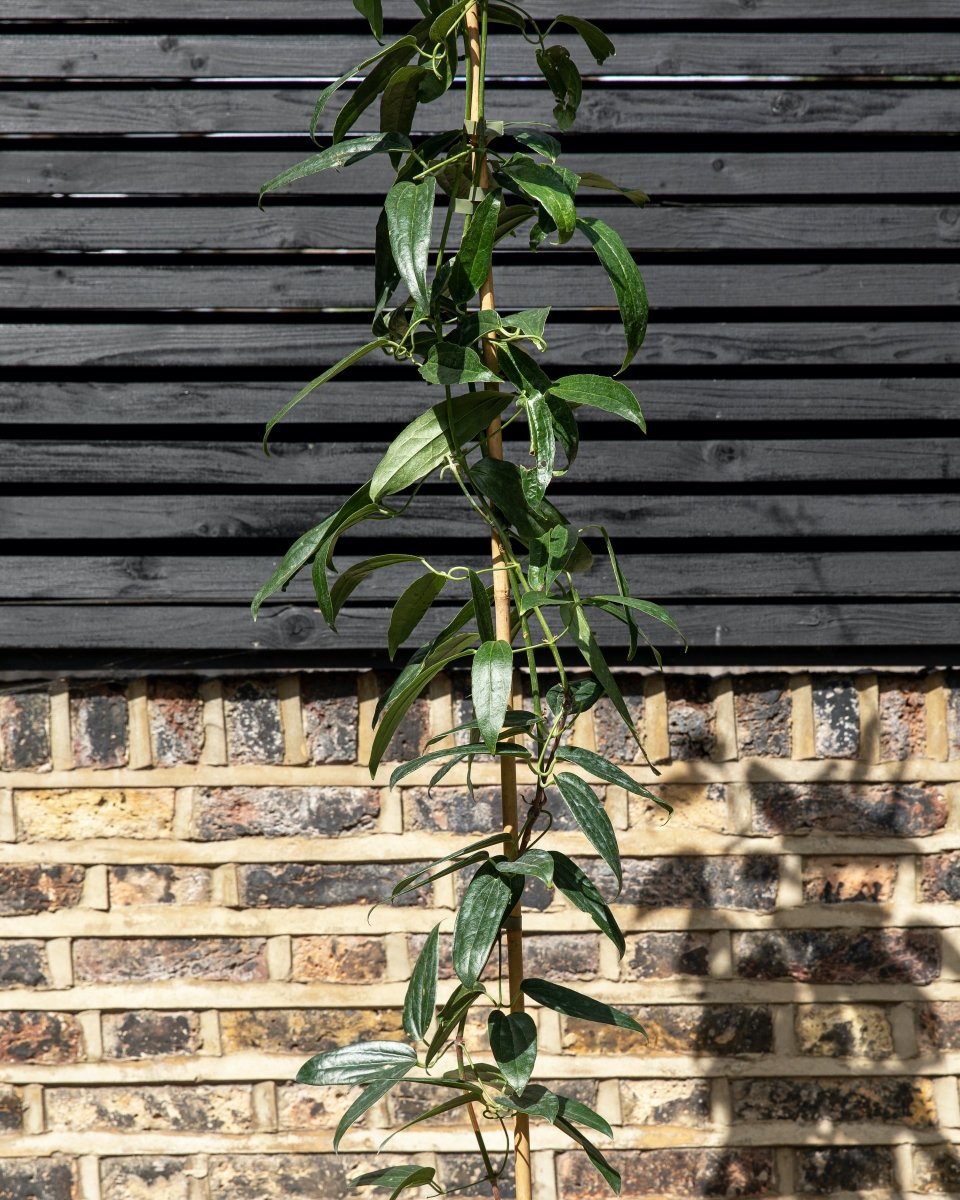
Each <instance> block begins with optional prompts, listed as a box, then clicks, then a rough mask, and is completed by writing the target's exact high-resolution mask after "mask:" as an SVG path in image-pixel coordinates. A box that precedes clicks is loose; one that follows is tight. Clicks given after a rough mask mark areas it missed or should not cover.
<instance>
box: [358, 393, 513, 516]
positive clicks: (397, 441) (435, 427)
mask: <svg viewBox="0 0 960 1200" xmlns="http://www.w3.org/2000/svg"><path fill="white" fill-rule="evenodd" d="M512 399H513V395H512V393H510V392H499V391H484V392H468V393H466V394H465V395H462V396H454V397H453V399H452V400H451V401H450V404H449V408H450V409H452V411H453V427H452V428H451V426H450V423H449V413H448V405H447V403H446V402H445V401H442V402H441V403H440V404H435V405H434V406H433V408H431V409H428V410H427V412H425V413H421V414H420V416H419V417H417V418H416V419H415V420H413V421H411V422H410V424H409V425H408V426H407V427H406V428H405V429H404V430H403V431H402V432H401V433H400V434H399V435H398V436H397V437H396V438H394V440H393V441H392V442H391V443H390V445H389V447H388V448H387V451H386V453H385V454H384V456H383V458H382V459H381V460H380V462H379V464H378V465H377V468H376V470H375V471H374V473H373V478H372V479H371V481H370V498H371V500H373V501H377V500H381V499H382V498H383V497H384V496H391V495H393V494H394V493H396V492H402V491H403V490H404V489H405V488H408V487H410V486H411V485H412V484H414V483H416V482H417V481H418V480H420V479H423V478H424V477H425V476H427V475H429V474H430V473H431V472H432V471H434V470H436V468H437V467H439V466H440V465H441V464H442V463H444V462H446V460H447V458H448V456H450V455H455V454H456V453H457V451H458V450H459V449H460V447H461V446H463V444H464V443H465V442H468V441H469V440H470V439H471V438H474V437H476V436H477V435H478V434H479V433H482V432H483V431H484V430H485V429H486V428H487V426H488V425H489V424H490V422H491V421H492V420H493V419H494V417H498V416H499V415H500V413H502V412H503V410H504V409H505V408H506V407H507V405H508V404H509V403H510V401H511V400H512Z"/></svg>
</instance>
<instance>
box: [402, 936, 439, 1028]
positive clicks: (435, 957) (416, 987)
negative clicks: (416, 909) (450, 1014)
mask: <svg viewBox="0 0 960 1200" xmlns="http://www.w3.org/2000/svg"><path fill="white" fill-rule="evenodd" d="M439 965H440V926H439V925H434V927H433V929H431V931H430V933H429V934H428V935H427V940H426V941H425V942H424V944H423V949H422V950H421V951H420V954H419V956H418V958H417V964H416V966H415V967H414V968H413V973H412V974H411V976H410V984H409V986H408V987H407V994H406V997H405V999H404V1002H403V1028H404V1029H405V1030H406V1032H407V1033H408V1034H409V1035H410V1037H412V1038H413V1039H414V1040H415V1041H418V1042H422V1041H424V1040H425V1039H426V1036H427V1030H428V1029H429V1028H430V1023H431V1021H432V1020H433V1014H434V1009H435V1008H436V1004H437V971H438V969H439Z"/></svg>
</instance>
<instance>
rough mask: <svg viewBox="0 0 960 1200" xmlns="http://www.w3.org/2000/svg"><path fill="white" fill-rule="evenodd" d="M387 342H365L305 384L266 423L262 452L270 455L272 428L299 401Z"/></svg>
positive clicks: (386, 339)
mask: <svg viewBox="0 0 960 1200" xmlns="http://www.w3.org/2000/svg"><path fill="white" fill-rule="evenodd" d="M389 340H390V339H389V338H385V337H381V338H377V339H376V340H375V341H372V342H367V343H366V344H365V345H363V346H358V347H357V349H356V350H351V351H350V353H349V354H347V355H346V356H345V357H344V358H341V359H340V361H339V362H336V363H334V364H333V366H332V367H328V368H327V369H326V370H325V371H324V372H323V374H322V375H318V376H317V377H316V379H311V381H310V382H309V383H308V384H306V385H305V386H304V387H302V388H301V389H300V391H299V392H297V394H296V395H295V396H294V397H293V399H292V400H288V401H287V402H286V404H285V405H284V406H283V408H281V409H280V410H279V411H278V412H276V413H274V415H273V416H272V417H271V418H270V420H269V421H268V422H267V428H266V430H265V432H264V435H263V449H264V451H265V452H266V453H267V454H269V453H270V451H269V450H268V449H267V442H268V441H269V440H270V434H271V433H272V432H273V430H274V427H275V426H276V425H278V424H279V423H280V422H281V421H282V420H283V418H284V417H285V416H286V415H287V413H288V412H290V410H291V409H293V408H296V406H297V405H298V404H299V403H300V401H301V400H303V399H304V398H305V397H307V396H309V395H310V393H311V392H315V391H316V390H317V388H318V387H322V386H323V385H324V384H325V383H329V382H330V380H331V379H336V377H337V376H338V375H341V374H342V373H343V372H344V371H345V370H346V369H347V367H352V366H353V364H354V363H356V362H359V361H360V359H361V358H366V356H367V355H368V354H372V353H373V351H374V350H379V349H380V347H381V346H385V345H386V344H387V342H388V341H389Z"/></svg>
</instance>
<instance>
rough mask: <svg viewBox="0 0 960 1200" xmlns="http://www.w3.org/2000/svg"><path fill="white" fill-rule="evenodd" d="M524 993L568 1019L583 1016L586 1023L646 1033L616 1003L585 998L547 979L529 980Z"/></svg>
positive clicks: (522, 989) (523, 990)
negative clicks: (614, 1005) (592, 1022)
mask: <svg viewBox="0 0 960 1200" xmlns="http://www.w3.org/2000/svg"><path fill="white" fill-rule="evenodd" d="M520 990H521V991H522V992H523V994H524V995H525V996H529V998H530V999H531V1000H533V1001H534V1003H535V1004H542V1005H543V1006H544V1008H552V1009H553V1011H554V1012H558V1013H561V1014H562V1015H563V1016H565V1017H579V1018H580V1019H581V1020H582V1021H595V1022H597V1024H599V1025H616V1026H617V1027H618V1028H619V1029H632V1030H633V1031H634V1032H636V1033H643V1026H642V1025H641V1024H640V1023H639V1022H638V1021H635V1020H634V1019H633V1017H631V1016H630V1014H629V1013H625V1012H624V1011H623V1010H622V1009H620V1008H614V1007H613V1005H612V1004H604V1003H603V1001H602V1000H594V999H593V998H592V997H591V996H584V995H583V993H582V992H575V991H573V990H572V988H566V987H561V986H560V984H559V983H549V982H548V981H547V980H546V979H534V978H531V979H525V980H524V981H523V983H522V984H521V986H520Z"/></svg>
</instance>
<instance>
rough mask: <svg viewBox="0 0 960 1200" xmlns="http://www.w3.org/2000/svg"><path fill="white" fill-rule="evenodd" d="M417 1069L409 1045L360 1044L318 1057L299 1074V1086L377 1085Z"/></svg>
mask: <svg viewBox="0 0 960 1200" xmlns="http://www.w3.org/2000/svg"><path fill="white" fill-rule="evenodd" d="M416 1065H417V1052H416V1051H415V1050H414V1048H413V1047H412V1046H408V1045H407V1044H406V1042H357V1043H356V1044H355V1045H353V1046H339V1047H338V1048H337V1049H336V1050H326V1051H324V1053H323V1054H317V1055H315V1056H314V1057H313V1058H311V1059H310V1060H309V1061H308V1062H305V1063H304V1064H303V1066H302V1067H301V1068H300V1070H299V1071H298V1072H297V1083H317V1084H327V1083H346V1084H355V1083H360V1084H367V1083H375V1082H376V1081H377V1080H379V1079H383V1078H385V1077H387V1076H390V1077H391V1078H392V1077H393V1076H394V1074H395V1073H396V1072H397V1071H399V1070H404V1071H409V1070H410V1069H411V1068H413V1067H415V1066H416Z"/></svg>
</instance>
